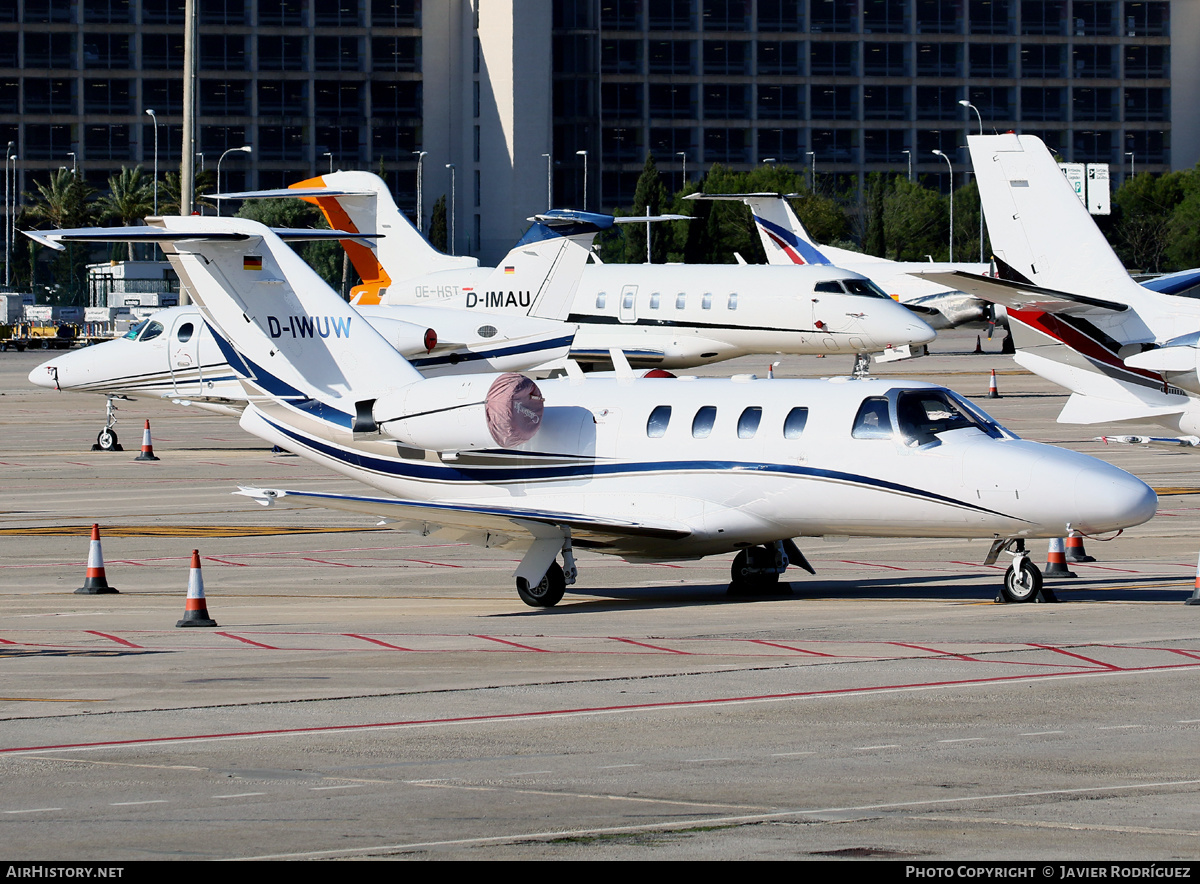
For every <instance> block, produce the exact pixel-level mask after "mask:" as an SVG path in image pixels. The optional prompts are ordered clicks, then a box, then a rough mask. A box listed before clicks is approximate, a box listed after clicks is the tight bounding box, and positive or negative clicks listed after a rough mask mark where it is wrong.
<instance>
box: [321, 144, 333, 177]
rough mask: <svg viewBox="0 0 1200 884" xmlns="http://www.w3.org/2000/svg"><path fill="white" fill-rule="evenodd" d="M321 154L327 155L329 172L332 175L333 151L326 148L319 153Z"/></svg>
mask: <svg viewBox="0 0 1200 884" xmlns="http://www.w3.org/2000/svg"><path fill="white" fill-rule="evenodd" d="M321 156H323V157H329V174H330V175H332V174H333V151H331V150H327V151H325V153H323V154H321Z"/></svg>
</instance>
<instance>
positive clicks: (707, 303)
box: [700, 292, 712, 310]
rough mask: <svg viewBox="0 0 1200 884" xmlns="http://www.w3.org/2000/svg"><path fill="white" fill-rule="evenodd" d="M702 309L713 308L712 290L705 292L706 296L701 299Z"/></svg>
mask: <svg viewBox="0 0 1200 884" xmlns="http://www.w3.org/2000/svg"><path fill="white" fill-rule="evenodd" d="M700 309H701V310H711V309H712V292H705V293H704V297H703V298H701V299H700Z"/></svg>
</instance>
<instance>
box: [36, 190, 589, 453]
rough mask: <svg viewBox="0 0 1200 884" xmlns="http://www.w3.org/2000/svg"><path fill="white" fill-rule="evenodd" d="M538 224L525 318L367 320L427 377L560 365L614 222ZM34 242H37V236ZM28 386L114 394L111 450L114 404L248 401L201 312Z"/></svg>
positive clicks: (108, 432) (107, 347)
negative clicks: (593, 252)
mask: <svg viewBox="0 0 1200 884" xmlns="http://www.w3.org/2000/svg"><path fill="white" fill-rule="evenodd" d="M531 220H533V221H534V224H533V226H532V227H531V228H530V233H529V234H528V235H527V240H528V241H526V240H522V243H521V244H519V245H518V247H517V248H515V249H514V250H513V251H512V252H511V253H510V254H509V255H508V257H507V259H506V270H511V273H505V274H504V278H503V280H502V281H503V282H504V283H505V284H510V285H511V284H514V282H515V283H516V284H518V285H522V286H525V287H526V289H527V292H528V294H529V297H528V299H527V302H528V303H527V305H526V312H525V313H515V312H514V313H508V314H485V313H480V312H477V311H468V310H453V309H448V308H444V307H432V306H416V305H414V306H402V307H364V308H362V309H361V311H360V312H361V314H362V315H363V318H364V319H366V321H367V322H369V323H370V324H371V325H372V326H373V327H374V328H375V329H376V330H377V331H378V332H379V333H380V334H381V335H382V336H383V337H384V339H385V340H387V341H388V342H389V343H390V344H391V345H392V346H393V347H394V348H395V349H396V351H397V352H398V353H400V354H401V355H403V356H404V357H405V358H406V359H408V360H409V362H410V363H411V364H412V365H413V366H414V367H416V368H417V369H418V370H419V371H421V372H422V373H423V374H425V375H426V376H430V377H433V376H438V375H444V374H462V373H466V372H478V371H533V372H540V373H548V372H549V371H551V370H556V369H560V368H561V366H562V364H563V362H564V361H565V360H566V357H567V354H568V352H569V350H570V347H571V343H572V341H573V338H574V333H575V326H574V325H573V324H571V323H567V322H564V321H563V320H562V319H561V317H563V316H565V315H566V313H567V310H568V308H569V305H570V303H571V300H572V299H573V297H574V294H575V289H576V286H577V285H578V281H579V271H580V270H581V269H582V266H583V264H584V262H585V261H586V255H587V251H586V250H587V249H588V248H589V247H590V246H591V242H592V239H593V238H594V236H595V234H596V233H597V232H598V231H599V230H602V229H605V228H607V227H609V226H611V224H612V218H611V216H608V215H592V214H584V213H581V212H549V213H547V214H545V215H541V216H538V217H537V218H536V219H531ZM74 233H75V235H76V236H78V238H79V239H80V241H88V236H89V235H90V233H91V231H86V230H80V231H75V232H74ZM277 233H280V234H282V235H281V238H283V239H285V240H286V241H297V240H305V239H329V238H338V237H341V238H342V239H343V241H344V242H346V243H347V245H348V246H350V247H361V245H360V243H361V242H362V241H363V237H358V238H355V239H347V237H348V236H349V234H347V233H345V232H343V231H303V230H285V231H277ZM154 235H157V234H152V233H151V231H150V228H145V229H144V232H143V237H144V238H148V237H152V236H154ZM30 236H31V237H32V238H33V239H35V240H37V239H38V234H37V232H36V231H34V232H32V233H30ZM130 238H131V239H132V238H133V236H132V235H131V237H130ZM91 241H95V240H91ZM147 241H148V239H147ZM568 246H569V248H568ZM499 273H500V272H499V271H496V272H495V274H496V275H499ZM492 284H493V285H495V284H497V283H495V282H493V283H492ZM273 331H274V332H276V333H277V336H278V335H282V334H287V335H290V336H299V337H306V336H307V337H312V336H323V337H327V336H328V335H329V334H330V333H331V332H332V333H333V334H335V335H336V334H337V332H338V329H337V328H331V327H329V326H328V325H316V324H314V323H312V322H310V321H307V320H303V319H300V320H296V321H295V322H294V323H293V324H291V325H289V326H287V327H286V328H285V327H282V326H280V327H279V328H276V329H273ZM29 380H30V382H32V383H33V384H35V385H37V386H41V387H47V388H50V389H55V390H61V391H66V392H78V393H97V394H100V395H103V396H106V397H108V409H107V415H106V420H105V425H104V428H103V429H102V430H101V431H100V433H99V434H98V436H97V438H96V448H98V449H100V450H103V451H112V450H117V449H118V447H119V441H118V437H117V433H116V430H115V424H116V414H115V412H116V406H115V404H114V401H113V400H114V399H133V398H137V397H155V398H164V399H171V400H172V401H174V402H175V403H177V404H180V405H194V406H196V407H198V408H202V409H205V410H208V411H214V412H217V413H220V414H231V415H234V416H236V415H238V414H240V413H241V410H242V408H243V407H244V405H245V398H246V397H245V392H244V390H243V388H242V385H241V383H240V382H239V381H238V379H237V376H236V374H235V373H234V371H233V369H232V368H230V366H229V364H228V363H227V362H226V361H225V355H224V353H223V352H222V351H221V349H220V347H219V346H218V344H217V342H216V340H215V339H214V338H213V335H212V332H211V330H210V329H209V328H208V326H207V325H206V324H205V323H204V321H203V318H202V317H201V315H200V312H199V309H198V308H196V307H193V306H187V307H172V308H169V309H167V310H160V311H158V312H156V313H155V314H154V315H153V316H152V317H151V318H149V319H146V320H145V321H143V322H142V323H140V324H139V325H137V326H135V327H134V328H132V329H131V330H130V332H129V334H127V335H126V336H125V337H124V338H123V339H118V340H115V341H108V342H105V343H103V344H99V345H97V346H93V347H87V348H85V349H82V350H76V351H74V352H68V353H64V354H61V355H59V356H56V357H55V358H54V359H51V360H49V361H48V362H45V363H43V364H41V365H39V366H38V367H37V368H35V369H33V370H32V371H31V372H30V373H29Z"/></svg>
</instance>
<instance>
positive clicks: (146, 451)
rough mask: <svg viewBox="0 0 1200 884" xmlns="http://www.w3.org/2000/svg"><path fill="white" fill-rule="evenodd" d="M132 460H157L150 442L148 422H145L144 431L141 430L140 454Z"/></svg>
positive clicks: (152, 444)
mask: <svg viewBox="0 0 1200 884" xmlns="http://www.w3.org/2000/svg"><path fill="white" fill-rule="evenodd" d="M134 460H158V458H157V457H155V456H154V443H153V442H151V441H150V421H146V429H144V430H142V453H141V454H139V455H138V456H137V457H135V458H134Z"/></svg>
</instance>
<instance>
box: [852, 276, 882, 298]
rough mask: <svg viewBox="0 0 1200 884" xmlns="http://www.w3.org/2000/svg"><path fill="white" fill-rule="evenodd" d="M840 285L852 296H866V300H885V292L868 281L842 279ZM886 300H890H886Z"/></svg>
mask: <svg viewBox="0 0 1200 884" xmlns="http://www.w3.org/2000/svg"><path fill="white" fill-rule="evenodd" d="M842 285H844V286H845V287H846V291H848V292H849V293H850V294H852V295H866V296H867V297H868V298H887V297H888V295H887V292H885V291H884V290H883V289H881V288H880V287H879V286H877V285H875V283H873V282H871V280H869V279H843V280H842ZM888 300H891V299H890V298H888Z"/></svg>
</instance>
